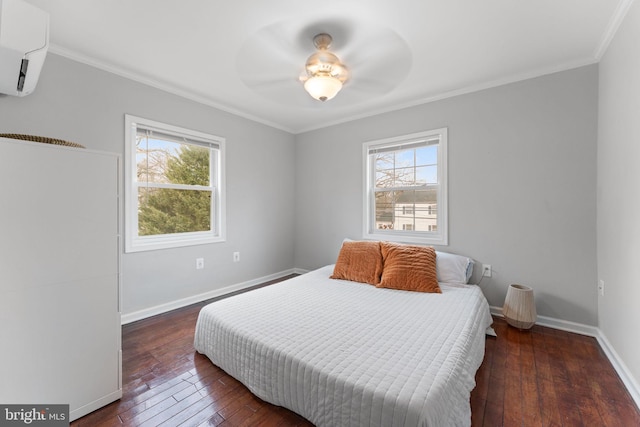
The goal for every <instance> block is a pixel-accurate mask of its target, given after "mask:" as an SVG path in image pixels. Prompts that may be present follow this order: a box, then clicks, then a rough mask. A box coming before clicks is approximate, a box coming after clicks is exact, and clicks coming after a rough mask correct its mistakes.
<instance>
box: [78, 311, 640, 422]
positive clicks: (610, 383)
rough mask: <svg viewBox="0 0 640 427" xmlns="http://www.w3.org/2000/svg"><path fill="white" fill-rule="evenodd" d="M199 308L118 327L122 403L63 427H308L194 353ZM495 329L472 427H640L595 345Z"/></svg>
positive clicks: (543, 332) (546, 332)
mask: <svg viewBox="0 0 640 427" xmlns="http://www.w3.org/2000/svg"><path fill="white" fill-rule="evenodd" d="M208 302H210V301H207V302H205V303H200V304H195V305H191V306H189V307H185V308H182V309H179V310H175V311H172V312H170V313H166V314H163V315H160V316H155V317H153V318H149V319H145V320H141V321H139V322H135V323H132V324H128V325H125V326H123V328H122V348H123V354H124V356H123V397H122V399H121V400H119V401H117V402H114V403H112V404H110V405H108V406H106V407H104V408H102V409H100V410H98V411H95V412H93V413H91V414H88V415H86V416H85V417H83V418H80V419H78V420H76V421H74V422H73V423H72V426H77V427H80V426H91V427H94V426H120V425H125V426H158V425H163V426H178V425H185V426H200V425H203V426H206V425H221V426H240V425H242V426H259V425H262V426H277V425H278V426H310V425H311V423H309V422H308V421H306V420H305V419H304V418H302V417H301V416H299V415H297V414H295V413H293V412H291V411H288V410H286V409H284V408H280V407H277V406H273V405H271V404H268V403H266V402H263V401H262V400H260V399H258V398H257V397H255V396H253V395H252V394H251V393H250V392H249V391H248V390H247V389H246V388H245V387H244V386H243V385H242V384H241V383H240V382H238V381H237V380H235V379H233V378H231V377H230V376H229V375H227V374H226V373H225V372H224V371H222V370H221V369H220V368H218V367H217V366H214V365H213V364H212V363H211V362H210V361H209V359H207V357H206V356H202V355H200V354H198V353H197V352H196V351H195V350H194V349H193V334H194V329H195V323H196V318H197V316H198V312H199V311H200V308H201V307H202V306H204V305H205V304H206V303H208ZM494 329H495V330H496V332H497V334H498V337H497V338H493V337H487V341H486V353H485V358H484V362H483V364H482V366H481V367H480V369H479V370H478V373H477V375H476V381H477V386H476V388H475V389H474V390H473V392H472V393H471V409H472V425H473V426H491V427H496V426H585V427H594V426H611V427H626V426H630V427H631V426H640V411H638V408H637V407H636V406H635V404H634V402H633V400H632V399H631V396H630V395H629V393H628V392H627V391H626V389H625V388H624V386H623V384H622V382H621V380H620V379H619V377H618V376H617V374H616V372H615V371H614V369H613V367H612V366H611V364H610V363H609V361H608V360H607V358H606V356H605V354H604V352H603V351H602V349H601V348H600V347H599V345H598V343H597V341H596V340H595V339H594V338H591V337H585V336H582V335H577V334H572V333H568V332H562V331H557V330H554V329H549V328H545V327H541V326H537V325H536V326H534V327H533V328H532V330H530V331H519V330H517V329H514V328H512V327H509V326H508V325H507V324H506V323H505V322H504V321H503V320H502V319H495V322H494ZM97 369H99V367H97Z"/></svg>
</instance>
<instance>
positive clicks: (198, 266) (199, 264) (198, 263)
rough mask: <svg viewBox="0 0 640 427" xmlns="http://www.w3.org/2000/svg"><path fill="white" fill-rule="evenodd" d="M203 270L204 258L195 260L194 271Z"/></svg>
mask: <svg viewBox="0 0 640 427" xmlns="http://www.w3.org/2000/svg"><path fill="white" fill-rule="evenodd" d="M203 268H204V258H196V270H202V269H203Z"/></svg>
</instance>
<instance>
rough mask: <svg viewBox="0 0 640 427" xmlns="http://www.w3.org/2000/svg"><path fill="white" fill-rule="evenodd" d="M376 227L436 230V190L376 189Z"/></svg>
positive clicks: (383, 228) (382, 228)
mask: <svg viewBox="0 0 640 427" xmlns="http://www.w3.org/2000/svg"><path fill="white" fill-rule="evenodd" d="M375 202H376V206H375V215H376V229H378V230H412V231H436V230H437V225H438V203H437V190H436V189H426V190H405V191H377V192H376V193H375Z"/></svg>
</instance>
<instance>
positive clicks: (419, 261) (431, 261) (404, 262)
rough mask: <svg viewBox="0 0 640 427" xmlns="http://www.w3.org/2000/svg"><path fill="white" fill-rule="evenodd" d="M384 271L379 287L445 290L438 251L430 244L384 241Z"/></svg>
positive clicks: (429, 290)
mask: <svg viewBox="0 0 640 427" xmlns="http://www.w3.org/2000/svg"><path fill="white" fill-rule="evenodd" d="M380 249H381V251H382V259H383V263H384V265H383V271H382V278H381V280H380V283H379V284H377V285H376V286H377V287H379V288H391V289H400V290H403V291H416V292H430V293H438V294H440V293H442V291H441V290H440V285H439V284H438V274H437V271H436V251H435V249H433V248H432V247H428V246H414V245H402V244H399V243H391V242H381V244H380Z"/></svg>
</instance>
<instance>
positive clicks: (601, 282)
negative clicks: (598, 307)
mask: <svg viewBox="0 0 640 427" xmlns="http://www.w3.org/2000/svg"><path fill="white" fill-rule="evenodd" d="M598 292H599V293H600V296H601V297H603V296H604V280H602V279H600V280H598Z"/></svg>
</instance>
